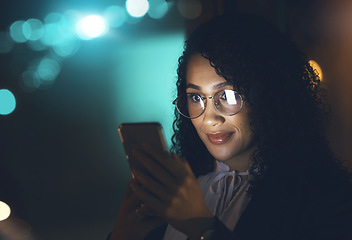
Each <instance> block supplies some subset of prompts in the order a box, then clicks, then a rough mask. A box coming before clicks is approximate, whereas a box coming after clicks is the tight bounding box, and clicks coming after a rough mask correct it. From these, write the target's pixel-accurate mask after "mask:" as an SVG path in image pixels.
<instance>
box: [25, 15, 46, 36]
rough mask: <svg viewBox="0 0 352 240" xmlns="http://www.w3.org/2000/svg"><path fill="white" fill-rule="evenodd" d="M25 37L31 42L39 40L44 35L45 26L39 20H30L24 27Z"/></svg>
mask: <svg viewBox="0 0 352 240" xmlns="http://www.w3.org/2000/svg"><path fill="white" fill-rule="evenodd" d="M22 29H23V35H24V36H25V38H27V39H28V40H30V41H36V40H39V39H40V38H41V37H42V36H43V35H44V25H43V23H42V22H41V21H40V20H38V19H29V20H27V21H26V22H25V23H23V26H22Z"/></svg>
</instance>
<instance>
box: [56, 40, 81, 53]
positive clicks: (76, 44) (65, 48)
mask: <svg viewBox="0 0 352 240" xmlns="http://www.w3.org/2000/svg"><path fill="white" fill-rule="evenodd" d="M80 46H81V44H80V41H78V39H77V38H74V37H71V38H67V39H65V41H62V42H59V43H57V44H56V45H55V46H54V47H53V49H54V52H55V53H56V54H57V55H58V56H60V57H63V58H68V57H71V56H73V55H74V54H75V53H76V52H77V51H78V50H79V48H80Z"/></svg>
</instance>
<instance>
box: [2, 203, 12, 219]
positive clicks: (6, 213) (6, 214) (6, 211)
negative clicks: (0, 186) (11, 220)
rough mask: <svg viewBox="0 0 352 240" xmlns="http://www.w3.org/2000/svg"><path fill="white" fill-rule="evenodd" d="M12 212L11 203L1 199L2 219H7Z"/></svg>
mask: <svg viewBox="0 0 352 240" xmlns="http://www.w3.org/2000/svg"><path fill="white" fill-rule="evenodd" d="M10 214H11V209H10V207H9V205H7V204H6V203H4V202H2V201H0V221H3V220H5V219H7V218H8V217H9V216H10Z"/></svg>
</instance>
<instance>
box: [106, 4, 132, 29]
mask: <svg viewBox="0 0 352 240" xmlns="http://www.w3.org/2000/svg"><path fill="white" fill-rule="evenodd" d="M104 17H105V19H106V20H107V21H108V23H109V26H110V27H113V28H117V27H121V26H122V25H123V24H124V23H125V22H126V20H127V13H126V10H125V9H124V8H122V7H120V6H110V7H108V8H107V9H106V10H105V11H104Z"/></svg>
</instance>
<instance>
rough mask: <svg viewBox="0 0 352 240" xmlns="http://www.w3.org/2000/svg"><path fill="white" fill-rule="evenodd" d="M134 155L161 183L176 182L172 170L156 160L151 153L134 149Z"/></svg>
mask: <svg viewBox="0 0 352 240" xmlns="http://www.w3.org/2000/svg"><path fill="white" fill-rule="evenodd" d="M133 156H134V157H135V159H136V160H137V161H138V162H139V163H140V164H142V165H143V167H144V168H145V169H146V171H147V172H148V173H149V174H150V175H151V176H153V177H154V178H155V179H156V180H157V181H159V182H160V183H162V184H164V185H169V184H172V182H174V179H173V176H172V175H171V174H170V172H168V171H167V170H166V169H165V168H163V167H162V166H161V165H160V164H159V163H158V162H157V161H155V160H154V158H153V157H152V156H151V155H149V154H146V153H145V152H141V151H134V152H133Z"/></svg>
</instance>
